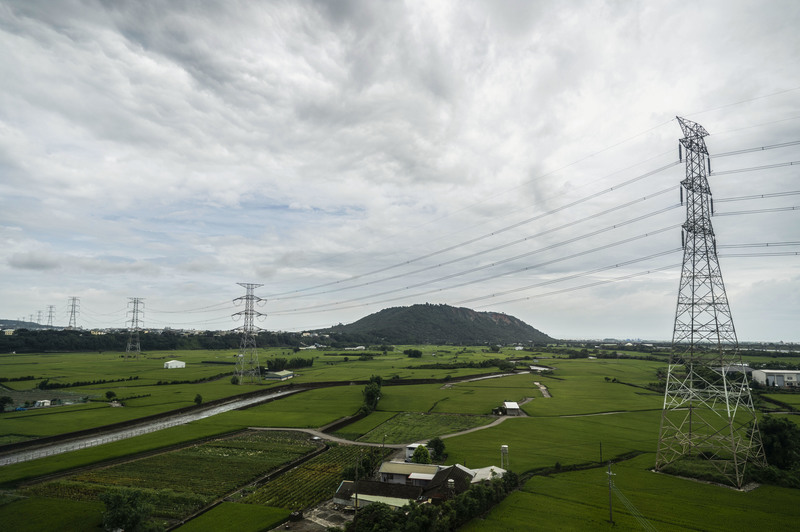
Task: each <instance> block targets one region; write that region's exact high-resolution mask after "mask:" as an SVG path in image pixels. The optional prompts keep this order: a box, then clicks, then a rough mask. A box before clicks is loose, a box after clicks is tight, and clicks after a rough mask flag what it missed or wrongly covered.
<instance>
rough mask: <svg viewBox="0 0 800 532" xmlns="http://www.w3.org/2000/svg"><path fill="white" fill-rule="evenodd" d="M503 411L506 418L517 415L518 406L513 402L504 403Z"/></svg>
mask: <svg viewBox="0 0 800 532" xmlns="http://www.w3.org/2000/svg"><path fill="white" fill-rule="evenodd" d="M503 409H504V410H505V411H506V415H507V416H518V415H519V404H518V403H516V402H515V401H505V402H504V403H503Z"/></svg>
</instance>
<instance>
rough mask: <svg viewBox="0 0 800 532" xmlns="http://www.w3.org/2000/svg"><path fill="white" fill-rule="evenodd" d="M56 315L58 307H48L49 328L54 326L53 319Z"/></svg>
mask: <svg viewBox="0 0 800 532" xmlns="http://www.w3.org/2000/svg"><path fill="white" fill-rule="evenodd" d="M55 313H56V306H55V305H47V326H48V327H52V326H53V317H54V316H55Z"/></svg>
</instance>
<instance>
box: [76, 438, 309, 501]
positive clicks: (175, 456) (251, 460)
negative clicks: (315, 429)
mask: <svg viewBox="0 0 800 532" xmlns="http://www.w3.org/2000/svg"><path fill="white" fill-rule="evenodd" d="M242 439H245V440H249V443H248V442H247V441H239V438H233V439H229V440H220V441H218V442H213V443H208V444H204V445H198V446H194V447H189V448H186V449H182V450H180V451H176V452H172V453H166V454H160V455H156V456H152V457H149V458H145V459H143V460H136V461H133V462H127V463H124V464H119V465H116V466H113V467H109V468H106V469H97V470H94V471H89V472H86V473H82V474H79V475H77V476H75V477H74V480H77V481H82V482H89V483H92V484H101V485H105V486H125V487H133V488H145V487H146V488H152V489H176V490H178V491H182V492H187V493H195V494H198V495H205V496H212V495H216V496H219V495H222V494H224V493H226V492H228V491H230V490H232V489H234V488H236V487H238V486H240V485H242V484H244V483H247V482H250V481H251V480H253V479H255V478H257V477H259V476H260V475H263V474H265V473H267V472H269V471H270V470H272V469H274V468H276V467H278V466H279V465H281V464H283V463H286V462H289V461H291V460H294V459H296V458H298V457H300V456H302V455H304V454H307V453H308V452H310V451H312V450H313V449H314V448H316V446H315V445H314V444H313V443H311V442H310V441H308V439H307V437H306V439H305V440H304V441H303V440H298V439H297V438H293V437H284V436H282V435H280V434H272V433H265V434H264V435H261V436H260V437H253V436H252V435H247V436H243V437H242ZM240 444H241V445H240ZM249 445H252V446H253V447H257V448H249V447H248V446H249Z"/></svg>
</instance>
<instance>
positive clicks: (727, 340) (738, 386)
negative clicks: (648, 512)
mask: <svg viewBox="0 0 800 532" xmlns="http://www.w3.org/2000/svg"><path fill="white" fill-rule="evenodd" d="M678 122H679V124H680V126H681V129H682V130H683V135H684V138H683V139H681V141H680V142H681V145H682V146H683V148H685V150H686V179H684V180H683V181H681V185H682V187H683V189H685V190H686V222H685V223H684V224H683V232H682V238H683V241H684V243H683V268H682V270H681V280H680V286H679V290H678V305H677V310H676V312H675V328H674V331H673V333H672V356H671V359H670V363H669V368H668V372H667V383H666V391H665V393H664V408H663V410H662V414H661V429H660V434H659V439H658V452H657V455H656V469H657V470H660V469H662V468H663V467H665V466H667V465H669V464H672V463H673V462H676V461H677V460H684V459H685V460H687V461H692V460H696V461H698V462H702V463H709V464H713V465H714V466H715V467H716V469H717V471H719V473H721V474H722V475H723V476H724V477H725V478H726V479H728V481H730V482H731V483H732V484H734V485H735V486H736V487H738V488H741V487H742V483H743V481H744V473H745V467H746V465H747V464H748V463H751V464H759V465H761V464H764V450H763V447H762V444H761V437H760V434H759V432H758V427H757V423H756V415H755V410H754V408H753V400H752V398H751V396H750V388H749V387H748V377H747V373H745V372H744V369H743V367H742V366H741V363H742V358H741V355H740V354H739V352H738V341H737V339H736V331H735V330H734V327H733V318H732V317H731V311H730V308H729V306H728V297H727V296H726V294H725V286H724V285H723V283H722V272H721V271H720V267H719V260H718V258H717V246H716V239H715V237H714V229H713V228H712V227H711V216H712V214H713V201H712V199H711V190H710V188H709V186H708V179H707V178H706V163H707V162H708V150H707V148H706V143H705V140H703V138H704V137H705V136H707V135H708V132H707V131H706V130H705V129H704V128H703V127H702V126H701V125H699V124H696V123H694V122H692V121H690V120H686V119H683V118H680V117H679V118H678Z"/></svg>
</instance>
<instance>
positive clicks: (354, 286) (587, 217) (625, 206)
mask: <svg viewBox="0 0 800 532" xmlns="http://www.w3.org/2000/svg"><path fill="white" fill-rule="evenodd" d="M673 190H674V187H669V188H667V189H664V190H661V191H659V192H655V193H653V194H650V195H647V196H644V197H641V198H637V199H635V200H633V201H629V202H627V203H623V204H622V205H617V206H616V207H611V208H609V209H606V210H604V211H601V212H598V213H594V214H591V215H589V216H585V217H583V218H579V219H578V220H573V221H572V222H568V223H565V224H562V225H560V226H558V227H554V228H551V229H547V230H545V231H541V232H539V233H536V234H533V235H529V236H526V237H524V238H520V239H517V240H514V241H512V242H507V243H505V244H501V245H499V246H495V247H492V248H488V249H484V250H481V251H478V252H475V253H471V254H468V255H464V256H461V257H458V258H455V259H451V260H449V261H445V262H441V263H438V264H434V265H431V266H426V267H424V268H420V269H417V270H413V271H410V272H405V273H400V274H397V275H393V276H391V277H384V278H382V279H376V280H374V281H369V282H365V283H360V284H356V285H351V286H346V287H341V288H336V289H333V290H326V291H322V292H312V293H309V294H303V295H298V296H294V297H291V298H283V299H278V300H279V301H286V300H290V299H295V298H298V297H310V296H316V295H323V294H330V293H334V292H341V291H344V290H352V289H355V288H362V287H364V286H369V285H373V284H377V283H381V282H386V281H390V280H394V279H398V278H401V277H406V276H410V275H415V274H418V273H422V272H426V271H430V270H433V269H437V268H441V267H443V266H449V265H451V264H455V263H458V262H463V261H465V260H468V259H472V258H475V257H479V256H481V255H486V254H488V253H493V252H495V251H499V250H501V249H505V248H508V247H511V246H515V245H517V244H521V243H524V242H528V241H531V240H533V239H535V238H539V237H541V236H545V235H548V234H551V233H554V232H556V231H560V230H561V229H566V228H568V227H572V226H575V225H578V224H580V223H583V222H587V221H591V220H593V219H595V218H598V217H600V216H604V215H606V214H609V213H612V212H614V211H618V210H621V209H627V208H628V207H631V206H632V205H635V204H636V203H639V202H642V201H646V200H649V199H652V198H655V197H657V196H660V195H662V194H665V193H667V192H672V191H673ZM677 207H680V204H675V205H672V206H670V207H667V208H664V209H660V210H657V211H654V212H652V213H649V214H646V215H644V216H640V217H638V218H634V219H633V220H629V221H627V222H623V223H620V224H615V225H612V226H610V227H607V228H606V229H602V230H598V231H594V232H592V233H589V234H587V235H582V236H580V237H576V238H574V239H571V240H567V241H564V242H561V243H559V244H554V245H553V246H550V247H548V248H544V249H551V248H553V247H558V246H560V245H564V244H567V243H571V242H574V241H576V240H580V239H583V238H588V237H591V236H596V235H597V234H600V233H602V232H606V231H608V230H612V229H617V228H619V227H622V226H624V225H629V224H631V223H635V222H638V221H641V220H643V219H645V218H649V217H650V216H654V215H657V214H662V213H664V212H667V211H668V210H671V209H674V208H677ZM540 251H541V250H540ZM537 252H538V251H537ZM532 253H535V252H530V253H526V254H523V255H518V256H516V257H512V258H510V259H505V260H503V261H500V263H503V262H509V261H511V260H517V259H519V258H522V257H525V256H528V255H530V254H532ZM493 264H498V263H493ZM467 273H469V272H467Z"/></svg>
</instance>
